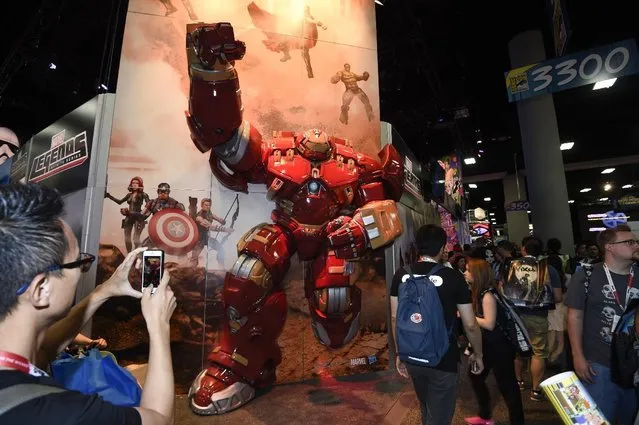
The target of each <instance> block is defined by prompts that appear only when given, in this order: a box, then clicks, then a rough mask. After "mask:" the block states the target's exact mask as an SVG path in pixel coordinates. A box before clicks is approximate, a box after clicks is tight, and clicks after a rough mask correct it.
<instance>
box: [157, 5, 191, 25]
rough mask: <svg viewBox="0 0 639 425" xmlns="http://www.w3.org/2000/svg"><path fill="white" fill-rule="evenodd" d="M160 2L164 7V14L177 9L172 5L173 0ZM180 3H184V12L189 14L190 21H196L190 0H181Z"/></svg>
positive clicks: (172, 12) (169, 13)
mask: <svg viewBox="0 0 639 425" xmlns="http://www.w3.org/2000/svg"><path fill="white" fill-rule="evenodd" d="M160 3H162V5H163V6H164V8H165V9H166V13H165V14H164V16H169V15H172V14H174V13H175V12H177V10H178V9H177V7H175V6H173V2H172V1H171V0H160ZM182 4H183V5H184V8H185V9H186V12H187V13H188V14H189V18H190V19H191V20H192V21H197V15H196V14H195V11H194V10H193V5H191V0H182Z"/></svg>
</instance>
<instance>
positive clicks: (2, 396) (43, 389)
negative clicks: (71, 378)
mask: <svg viewBox="0 0 639 425" xmlns="http://www.w3.org/2000/svg"><path fill="white" fill-rule="evenodd" d="M65 391H67V390H65V389H64V388H58V387H52V386H49V385H40V384H17V385H12V386H10V387H7V388H4V389H2V390H0V400H2V401H0V416H2V415H4V414H5V413H7V412H8V411H9V410H11V409H13V408H15V407H18V406H20V405H22V404H24V403H26V402H28V401H31V400H35V399H36V398H40V397H44V396H45V395H49V394H57V393H62V392H65Z"/></svg>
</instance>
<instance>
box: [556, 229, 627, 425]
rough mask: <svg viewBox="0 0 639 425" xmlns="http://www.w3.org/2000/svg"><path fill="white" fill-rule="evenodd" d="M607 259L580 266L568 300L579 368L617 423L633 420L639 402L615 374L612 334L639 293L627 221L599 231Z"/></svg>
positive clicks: (623, 424) (592, 393)
mask: <svg viewBox="0 0 639 425" xmlns="http://www.w3.org/2000/svg"><path fill="white" fill-rule="evenodd" d="M597 242H598V244H599V247H600V251H601V252H603V253H604V262H603V263H599V264H594V265H592V266H590V267H589V268H586V267H581V269H580V270H577V271H576V272H575V274H574V275H573V276H572V278H571V280H570V285H568V292H567V293H566V300H565V302H564V304H565V305H566V307H568V336H569V338H570V345H571V347H572V355H573V363H574V368H575V373H576V374H577V375H578V376H579V378H580V379H581V381H582V382H583V384H584V386H585V387H586V390H588V392H589V393H590V396H591V397H592V399H593V401H594V402H595V403H596V404H597V406H598V407H599V408H600V409H601V412H602V413H603V414H604V416H605V417H606V418H607V419H608V420H609V421H610V423H613V424H616V423H618V424H621V425H631V424H632V423H633V420H634V415H635V412H636V408H637V401H636V399H635V396H634V392H633V390H632V389H625V388H623V387H621V386H620V385H618V383H617V382H615V381H614V380H613V373H612V372H613V366H615V365H614V364H613V349H612V343H613V334H614V333H615V328H616V325H617V323H618V322H619V321H620V318H621V317H622V316H623V315H624V311H625V310H626V308H627V307H629V306H630V305H631V304H633V303H632V302H631V301H632V300H634V299H637V298H639V275H638V274H639V268H637V266H633V262H634V261H635V260H637V258H639V240H638V239H637V236H636V235H634V234H633V233H632V230H631V229H630V227H628V226H627V225H620V226H617V227H616V228H614V229H607V230H604V231H603V232H601V233H599V235H598V236H597Z"/></svg>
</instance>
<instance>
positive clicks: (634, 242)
mask: <svg viewBox="0 0 639 425" xmlns="http://www.w3.org/2000/svg"><path fill="white" fill-rule="evenodd" d="M622 244H623V245H626V246H628V247H630V248H633V247H634V246H636V245H639V241H638V240H636V239H628V240H625V241H619V242H610V245H622Z"/></svg>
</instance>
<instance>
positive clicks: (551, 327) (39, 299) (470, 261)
mask: <svg viewBox="0 0 639 425" xmlns="http://www.w3.org/2000/svg"><path fill="white" fill-rule="evenodd" d="M62 210H63V203H62V199H61V198H60V195H59V194H58V192H56V191H55V190H51V189H48V188H45V187H42V186H39V185H34V184H29V185H22V184H10V185H7V186H2V187H0V252H2V255H1V256H0V270H2V273H0V288H1V290H0V400H1V401H2V403H0V422H2V423H48V424H58V423H60V424H62V423H77V424H80V423H86V424H89V423H90V424H92V425H100V424H131V425H135V424H144V425H149V424H151V425H155V424H158V425H166V424H171V423H173V415H174V381H173V367H172V362H171V352H170V348H169V343H170V337H169V331H170V325H169V320H170V318H171V316H172V314H173V312H174V310H175V308H176V299H175V296H174V294H173V292H172V290H171V288H170V286H169V285H168V283H169V279H170V276H169V273H168V272H165V273H164V275H163V278H162V280H161V283H160V285H159V287H158V288H157V290H156V291H155V293H154V294H153V295H152V294H151V289H152V288H151V287H149V288H148V289H147V290H146V291H145V292H144V293H142V292H140V291H138V290H136V289H134V287H133V286H132V285H131V282H130V281H129V272H130V271H131V268H132V267H138V266H139V264H138V263H139V255H140V254H141V252H142V251H144V249H145V248H138V249H135V250H133V251H132V252H131V253H130V254H129V255H128V256H127V257H126V258H125V260H124V262H123V263H122V264H121V265H120V266H119V267H118V268H117V269H116V271H115V272H114V273H113V275H112V276H111V277H110V278H109V279H108V280H107V281H105V282H104V283H102V284H101V285H99V286H97V287H96V288H95V290H94V291H93V292H92V293H91V294H90V295H89V296H87V297H85V298H84V299H83V300H82V301H80V302H78V303H75V305H74V301H75V294H76V287H77V284H78V282H79V280H80V276H81V273H83V272H86V271H88V270H89V267H90V266H91V264H92V263H93V262H94V261H95V257H94V256H93V255H90V254H86V253H82V252H80V250H79V245H78V241H77V239H76V237H75V236H74V234H73V232H72V230H71V228H70V227H69V225H68V224H67V223H66V222H65V221H64V220H63V219H62ZM415 239H416V246H417V250H418V254H419V257H418V259H417V261H416V262H415V263H413V264H410V265H406V266H403V267H401V268H400V269H399V270H398V271H397V273H396V274H395V276H394V278H393V280H392V282H391V290H390V295H391V296H390V298H389V301H390V309H391V319H392V327H391V333H392V338H393V341H394V346H395V349H396V367H397V370H398V372H399V373H400V374H401V375H402V376H404V377H406V378H411V379H412V381H413V384H414V387H415V391H416V393H417V396H418V398H419V401H420V406H421V411H422V421H423V423H424V424H429V425H433V424H436V425H445V424H450V423H451V422H452V419H453V416H454V412H455V407H456V402H457V394H458V386H459V382H460V380H459V373H460V372H459V365H460V363H461V362H460V360H461V355H462V352H463V353H465V354H466V355H468V374H469V377H470V383H471V385H472V388H473V390H474V393H475V396H476V399H477V403H478V406H479V409H478V412H477V416H474V417H469V418H466V423H467V424H470V425H491V424H493V423H494V421H493V419H492V403H491V396H490V391H489V389H488V387H487V385H486V378H487V376H488V375H489V374H490V373H491V372H492V374H493V375H494V377H495V380H496V382H497V387H498V389H499V391H500V393H501V395H502V397H503V398H504V400H505V403H506V406H507V408H508V412H509V419H510V423H511V424H514V425H522V424H524V420H525V412H524V407H523V403H522V394H523V391H525V390H526V388H528V387H529V388H530V393H529V395H530V399H531V400H533V401H536V402H543V401H544V395H543V393H542V391H541V382H542V380H543V379H544V377H547V376H548V374H547V373H546V367H547V366H548V363H550V364H551V365H553V366H554V367H555V368H556V370H557V371H563V370H574V372H575V373H576V374H577V375H578V376H579V378H580V379H581V380H582V382H583V384H584V385H585V387H586V389H587V390H588V392H589V394H590V396H591V397H592V399H593V400H594V401H595V403H596V404H597V406H598V407H599V409H600V410H601V412H602V413H603V415H604V416H605V417H606V418H608V421H609V423H610V424H619V425H631V424H632V423H633V422H634V420H635V416H636V411H637V397H636V394H635V390H634V389H632V388H630V389H628V388H626V387H624V386H621V385H619V383H618V382H617V381H616V380H615V379H614V377H613V369H614V368H613V366H614V361H615V360H614V359H613V355H612V350H611V345H612V343H613V332H614V330H615V327H616V324H617V323H618V322H619V320H620V318H621V316H622V315H624V313H625V312H626V310H627V308H628V306H629V305H632V306H634V305H637V304H639V302H638V303H632V302H631V301H632V300H639V283H637V282H635V274H636V272H637V267H636V262H637V261H639V240H638V239H637V236H636V235H634V234H633V233H632V231H631V229H630V228H629V227H628V226H626V225H620V226H618V227H616V228H613V229H608V230H605V231H603V232H601V233H600V234H599V235H598V237H597V243H596V244H580V245H579V246H578V247H577V249H576V256H575V257H572V258H571V257H569V256H568V255H564V254H562V252H561V250H562V247H561V243H560V242H559V241H558V240H557V239H550V240H548V241H547V243H546V249H544V243H543V242H542V241H541V240H539V239H538V238H536V237H533V236H531V237H527V238H525V239H524V240H523V241H522V242H521V245H520V246H517V245H515V244H514V243H512V242H510V241H501V242H499V243H497V244H496V245H492V244H485V243H482V244H477V246H475V247H471V246H464V247H463V248H462V247H459V246H457V247H455V250H454V251H453V252H450V253H448V252H445V250H444V248H445V245H446V240H447V236H446V233H445V232H444V230H443V229H442V228H441V227H439V226H436V225H426V226H423V227H422V228H420V229H419V230H418V231H417V233H416V235H415ZM420 277H421V278H423V280H425V281H427V282H430V284H431V285H432V288H434V290H433V291H431V293H434V294H436V298H437V299H438V305H440V306H441V316H442V317H440V320H441V325H442V326H441V327H440V330H441V329H443V328H444V327H445V333H444V335H445V338H448V341H445V342H447V343H446V344H445V346H446V347H448V348H447V350H446V351H445V352H443V353H442V355H441V356H439V357H437V362H436V363H433V364H431V365H428V364H426V365H425V364H424V363H428V362H427V361H424V360H423V359H421V363H420V361H415V362H412V361H410V360H411V359H414V360H420V359H419V358H415V357H410V356H408V357H407V356H406V355H405V354H406V353H402V352H401V350H402V343H403V342H402V341H403V340H402V338H403V336H402V335H401V334H400V332H399V331H398V330H399V328H400V322H401V321H402V320H405V319H406V318H405V317H398V314H397V312H398V310H401V308H402V302H404V301H402V300H403V299H405V298H403V296H402V294H405V293H406V290H405V288H406V286H407V282H412V283H414V282H415V281H417V280H418V279H420ZM123 296H126V297H134V298H138V299H141V308H142V314H143V316H144V319H145V320H146V324H147V328H148V331H149V349H150V351H149V361H148V372H147V375H146V381H145V384H144V390H143V392H142V398H141V402H140V406H139V407H118V406H114V405H112V404H110V403H108V402H105V401H104V400H102V399H101V398H100V397H98V396H97V395H84V394H80V393H78V392H74V391H67V390H64V389H62V388H60V386H59V385H58V384H56V382H55V381H54V380H53V379H52V378H50V377H49V376H48V374H47V367H48V365H49V364H50V363H51V362H52V361H53V359H55V358H56V356H57V355H58V354H59V353H61V352H62V351H64V350H65V349H66V348H67V347H69V346H70V345H72V344H77V345H84V346H96V347H99V348H103V347H104V346H105V345H106V341H104V340H103V339H97V340H92V339H90V338H88V337H86V336H84V335H82V334H81V333H80V330H81V329H82V328H83V326H84V325H85V324H86V323H87V322H88V321H89V320H90V319H91V317H92V316H93V315H94V313H95V312H96V311H97V309H98V308H99V307H100V306H101V305H102V304H104V303H105V302H106V301H107V300H109V299H111V298H113V297H123ZM531 297H532V298H531ZM531 299H532V300H533V301H531ZM515 311H517V313H518V315H517V314H516V313H514V312H515ZM638 311H639V310H638ZM513 314H514V315H516V316H517V317H518V318H519V321H518V323H521V326H523V327H525V329H526V330H527V334H528V335H529V343H530V346H531V350H532V358H531V359H530V368H529V370H530V380H529V383H527V380H526V379H525V375H524V367H523V364H524V363H525V362H524V359H523V358H521V357H520V356H518V354H520V351H519V350H518V348H517V345H516V344H515V343H514V341H513V337H512V335H509V333H508V332H506V331H505V330H506V329H508V328H509V326H510V321H512V318H513ZM425 316H433V315H432V314H431V315H428V314H426V315H420V314H411V315H410V320H411V321H412V322H413V323H414V324H420V323H422V322H428V321H429V320H432V317H425ZM636 322H637V323H639V321H636ZM566 331H567V334H568V336H569V338H568V339H566V338H565V336H564V333H565V332H566ZM635 331H636V330H635V329H634V328H633V332H635ZM398 334H399V336H398ZM462 342H463V343H462ZM631 363H632V362H631ZM637 364H639V362H637ZM632 373H634V374H635V375H634V380H635V381H637V382H639V371H637V370H633V371H632Z"/></svg>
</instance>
